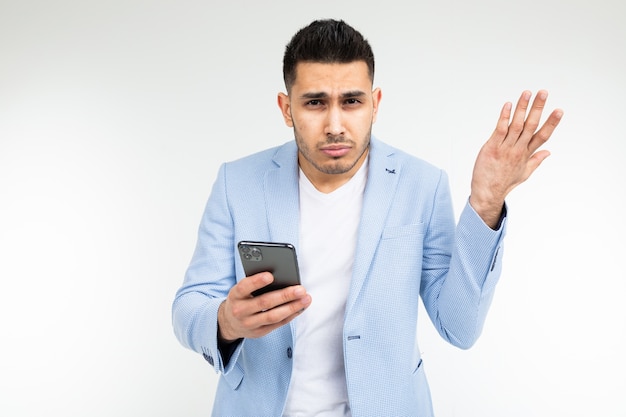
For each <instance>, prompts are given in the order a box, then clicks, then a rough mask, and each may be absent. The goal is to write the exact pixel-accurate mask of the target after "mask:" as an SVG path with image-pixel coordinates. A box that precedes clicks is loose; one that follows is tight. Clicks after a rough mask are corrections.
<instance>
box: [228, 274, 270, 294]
mask: <svg viewBox="0 0 626 417" xmlns="http://www.w3.org/2000/svg"><path fill="white" fill-rule="evenodd" d="M272 281H274V276H273V275H272V274H271V273H269V272H260V273H258V274H255V275H250V276H249V277H246V278H244V279H242V280H241V281H239V282H238V283H237V285H235V286H234V287H233V289H232V290H231V293H232V295H233V296H234V297H236V298H238V299H245V298H250V297H251V296H252V295H251V294H252V293H253V292H254V291H256V290H258V289H260V288H263V287H265V286H267V285H268V284H270V283H271V282H272Z"/></svg>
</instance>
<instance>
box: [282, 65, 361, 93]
mask: <svg viewBox="0 0 626 417" xmlns="http://www.w3.org/2000/svg"><path fill="white" fill-rule="evenodd" d="M371 87H372V81H371V79H370V77H369V71H368V67H367V64H366V63H365V62H364V61H354V62H348V63H320V62H299V63H298V64H297V65H296V80H295V82H294V84H293V86H292V90H293V89H296V90H306V91H308V90H315V91H329V90H338V91H341V90H354V89H363V91H367V90H368V89H371Z"/></svg>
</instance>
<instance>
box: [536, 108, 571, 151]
mask: <svg viewBox="0 0 626 417" xmlns="http://www.w3.org/2000/svg"><path fill="white" fill-rule="evenodd" d="M562 118H563V110H561V109H556V110H554V111H553V112H552V113H551V114H550V116H549V117H548V119H547V120H546V122H545V123H544V124H543V126H541V129H539V131H537V133H535V134H534V135H533V136H532V138H531V140H530V142H529V143H528V149H529V150H530V151H531V152H534V151H535V150H537V149H538V148H539V147H540V146H541V145H543V144H544V143H546V142H547V141H548V139H550V137H551V136H552V133H553V132H554V129H556V127H557V126H558V125H559V123H560V122H561V119H562Z"/></svg>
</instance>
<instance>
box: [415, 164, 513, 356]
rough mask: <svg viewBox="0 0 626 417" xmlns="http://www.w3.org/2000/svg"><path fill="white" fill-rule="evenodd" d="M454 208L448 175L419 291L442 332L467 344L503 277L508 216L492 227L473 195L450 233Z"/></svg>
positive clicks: (437, 197)
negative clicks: (474, 203)
mask: <svg viewBox="0 0 626 417" xmlns="http://www.w3.org/2000/svg"><path fill="white" fill-rule="evenodd" d="M451 207H452V204H451V198H450V191H449V187H448V182H447V177H446V176H445V174H443V175H442V177H441V179H440V183H439V186H438V187H437V191H436V194H435V198H434V207H433V211H432V218H431V219H430V222H429V226H428V230H427V233H426V236H425V242H424V264H423V269H422V271H423V272H422V278H421V280H422V283H421V286H420V294H421V297H422V300H423V302H424V306H425V307H426V311H427V312H428V315H429V317H430V319H431V321H432V322H433V324H434V325H435V327H436V328H437V331H438V332H439V334H440V335H441V336H442V337H443V338H444V339H445V340H447V341H448V342H450V343H451V344H453V345H455V346H457V347H460V348H462V349H468V348H470V347H471V346H472V345H473V344H474V343H475V342H476V340H477V339H478V337H479V336H480V333H481V331H482V328H483V325H484V322H485V318H486V316H487V311H488V309H489V306H490V304H491V300H492V297H493V293H494V290H495V285H496V283H497V282H498V280H499V277H500V273H501V270H502V252H503V249H502V245H503V239H504V236H505V231H506V217H504V218H503V219H502V222H501V224H500V228H499V229H498V230H492V229H491V228H490V227H489V226H487V225H486V224H485V223H484V222H483V221H482V219H481V218H480V216H478V214H477V213H476V212H475V211H474V209H473V208H472V207H471V205H470V204H469V200H468V201H467V202H466V204H465V207H464V209H463V211H462V213H461V215H460V217H459V221H458V223H457V225H456V229H455V230H454V232H453V233H450V226H449V225H450V222H452V227H454V220H453V219H451V217H452V215H451V213H452V208H451ZM504 213H506V207H505V209H504ZM450 248H451V249H450Z"/></svg>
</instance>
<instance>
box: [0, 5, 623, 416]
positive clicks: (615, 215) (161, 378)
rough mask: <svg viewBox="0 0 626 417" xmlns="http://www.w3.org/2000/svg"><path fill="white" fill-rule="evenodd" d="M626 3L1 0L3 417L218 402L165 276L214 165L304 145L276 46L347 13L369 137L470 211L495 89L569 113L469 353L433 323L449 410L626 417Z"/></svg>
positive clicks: (437, 401)
mask: <svg viewBox="0 0 626 417" xmlns="http://www.w3.org/2000/svg"><path fill="white" fill-rule="evenodd" d="M624 7H625V6H624V3H623V2H621V1H619V0H614V1H608V0H599V1H593V2H591V1H579V0H569V1H567V0H541V1H540V0H529V1H526V2H521V1H506V2H500V1H488V0H480V1H462V0H454V1H440V2H409V1H384V2H380V1H377V2H373V1H372V2H365V1H363V0H360V1H353V2H338V1H327V0H320V1H316V2H298V1H286V0H280V1H274V2H265V1H252V0H251V1H247V2H246V1H230V2H225V1H223V2H216V1H213V0H208V1H206V0H205V1H191V0H186V1H176V2H174V1H141V0H109V1H87V0H83V1H79V0H75V1H71V0H59V1H45V0H20V1H17V0H15V1H8V0H0V330H1V332H2V343H1V344H0V415H2V416H34V415H44V414H46V415H63V416H206V415H208V414H209V413H210V409H211V404H212V402H213V395H214V388H215V384H216V381H217V377H216V376H215V374H214V373H213V371H212V370H211V369H209V367H208V365H207V364H206V363H205V362H204V360H203V359H202V358H201V357H200V356H199V355H197V354H195V353H193V352H191V351H188V350H185V349H184V348H182V347H181V346H180V345H179V344H178V342H177V341H176V340H175V338H174V335H173V333H172V330H171V323H170V305H171V302H172V299H173V296H174V292H175V291H176V289H177V288H178V286H179V285H180V284H181V283H182V278H183V274H184V271H185V269H186V266H187V263H188V262H189V259H190V257H191V254H192V251H193V247H194V245H195V238H196V230H197V225H198V223H199V220H200V215H201V212H202V209H203V206H204V203H205V201H206V198H207V197H208V194H209V190H210V187H211V184H212V182H213V180H214V178H215V174H216V172H217V169H218V166H219V164H220V163H221V162H223V161H226V160H230V159H234V158H238V157H240V156H244V155H246V154H248V153H250V152H253V151H256V150H259V149H263V148H266V147H269V146H274V145H277V144H280V143H283V142H285V141H287V140H290V139H291V131H290V130H289V129H288V128H287V127H286V126H284V124H283V122H282V118H281V116H280V113H279V111H278V107H277V106H276V93H277V92H278V91H282V90H283V85H282V74H281V59H282V53H283V48H284V45H285V44H286V43H287V42H288V40H289V38H290V37H291V36H292V35H293V33H294V32H295V31H296V30H297V29H299V28H300V27H302V26H305V25H306V24H308V23H309V22H310V21H311V20H313V19H315V18H323V17H334V18H343V19H345V20H346V21H348V23H350V24H352V25H353V26H355V27H356V28H357V29H359V30H360V31H362V32H363V34H364V35H365V36H366V37H367V38H368V39H369V40H370V42H371V44H372V46H373V48H374V52H375V54H376V58H377V73H376V79H375V84H376V85H377V86H380V87H381V88H382V89H383V101H382V104H381V105H382V107H381V109H380V115H379V120H378V122H377V124H376V125H375V126H374V134H375V135H377V136H378V137H379V138H381V139H383V140H385V141H387V142H389V143H390V144H392V145H395V146H398V147H401V148H403V149H405V150H407V151H409V152H410V153H413V154H415V155H418V156H420V157H423V158H424V159H427V160H429V161H431V162H433V163H435V164H437V165H439V166H441V167H442V168H444V169H446V170H447V171H448V173H449V174H450V180H451V184H452V190H453V194H454V198H455V204H456V207H455V208H456V210H457V213H458V212H459V211H460V208H461V207H462V205H463V204H464V202H465V199H466V198H467V196H468V192H469V180H470V176H471V169H472V165H473V162H474V157H475V155H476V153H477V152H478V149H479V148H480V146H481V145H482V143H483V142H484V141H485V140H486V139H487V137H488V136H489V135H490V133H491V131H492V130H493V127H494V126H495V121H496V118H497V116H498V113H499V111H500V108H501V106H502V104H503V103H504V102H505V101H516V100H517V98H518V96H519V94H520V93H521V91H522V90H524V89H530V90H532V91H534V92H536V91H537V90H538V89H540V88H545V89H548V90H549V91H550V93H551V96H550V98H549V101H548V105H549V108H550V109H552V108H554V107H560V108H563V109H564V110H565V116H564V119H563V122H562V124H561V126H560V127H559V128H558V130H557V132H556V133H555V134H554V136H553V138H552V140H551V141H550V143H549V144H548V145H546V148H547V149H550V150H551V151H552V156H551V157H550V158H548V160H546V162H545V163H544V165H542V166H541V167H540V169H539V170H538V171H537V172H536V173H535V175H534V176H533V177H532V178H531V179H530V180H529V181H528V182H527V183H525V184H523V185H522V186H520V188H518V189H517V190H515V191H514V193H513V194H512V195H511V196H510V198H509V205H510V217H509V220H510V224H509V233H508V236H507V243H506V255H505V261H504V274H503V277H502V280H501V283H500V284H499V287H498V290H497V293H496V297H495V300H494V303H493V306H492V309H491V312H490V315H489V317H488V319H487V323H486V326H485V329H484V332H483V336H482V338H481V339H480V340H479V341H478V343H477V344H476V345H475V347H474V348H473V349H471V350H469V351H461V350H458V349H456V348H453V347H450V346H448V345H446V344H445V343H444V342H443V341H442V340H441V339H440V338H439V337H438V336H437V335H436V334H435V333H434V330H433V329H432V326H431V325H430V323H429V322H428V321H427V319H426V317H425V316H422V320H423V321H422V322H421V323H420V332H421V335H420V336H421V343H420V346H421V349H422V350H423V352H424V358H425V359H424V360H425V363H426V371H427V373H428V375H429V379H430V383H431V389H432V392H433V399H434V405H435V410H436V412H437V415H438V416H440V417H441V416H443V417H448V416H480V417H490V416H493V417H500V416H546V417H547V416H625V415H626V402H625V401H624V399H623V396H624V393H625V392H626V376H625V375H626V360H625V359H624V352H626V302H625V301H624V289H625V285H624V280H625V278H626V272H625V267H624V259H625V254H626V244H625V243H624V242H625V240H624V236H625V234H626V226H625V222H624V217H625V216H624V213H623V203H624V201H625V199H624V197H625V194H626V192H625V189H626V187H625V184H624V183H625V179H626V169H625V168H624V166H625V163H624V159H625V158H624V157H625V156H626V151H625V150H624V149H625V147H624V141H625V139H626V138H625V135H624V115H625V114H626V104H625V103H626V100H625V99H626V81H625V80H626V57H625V54H626V52H625V51H626V29H625V28H626V12H625V11H624ZM251 203H253V202H251ZM372 379H373V381H372V383H376V375H375V370H372Z"/></svg>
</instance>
